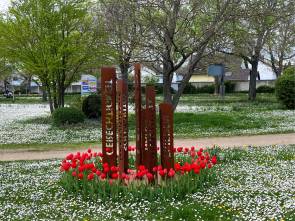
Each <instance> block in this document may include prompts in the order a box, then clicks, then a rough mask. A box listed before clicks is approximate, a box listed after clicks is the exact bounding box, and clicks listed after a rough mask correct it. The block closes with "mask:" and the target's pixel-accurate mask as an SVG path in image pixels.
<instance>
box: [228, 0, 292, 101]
mask: <svg viewBox="0 0 295 221" xmlns="http://www.w3.org/2000/svg"><path fill="white" fill-rule="evenodd" d="M292 4H293V3H292V2H291V1H272V0H259V1H251V0H243V1H242V2H241V4H240V6H239V8H237V11H239V13H240V14H241V15H242V16H240V17H239V19H236V20H234V21H233V22H232V31H231V32H230V35H229V37H230V38H231V39H232V42H231V43H232V44H231V46H230V47H229V48H230V49H228V50H225V51H223V52H224V53H228V54H235V55H237V56H239V57H241V58H242V59H243V60H244V61H245V63H246V65H248V64H250V65H251V71H250V83H249V100H255V98H256V79H257V77H258V63H259V61H260V60H262V57H263V54H262V52H263V48H264V47H265V46H266V43H267V42H269V40H270V39H271V36H272V33H273V31H274V30H275V28H276V27H277V24H278V21H279V20H280V19H281V18H282V16H286V11H287V9H288V7H290V5H292Z"/></svg>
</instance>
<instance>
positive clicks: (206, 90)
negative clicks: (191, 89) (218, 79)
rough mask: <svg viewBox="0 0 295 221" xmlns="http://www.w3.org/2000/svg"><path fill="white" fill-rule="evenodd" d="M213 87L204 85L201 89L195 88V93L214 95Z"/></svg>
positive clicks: (212, 85)
mask: <svg viewBox="0 0 295 221" xmlns="http://www.w3.org/2000/svg"><path fill="white" fill-rule="evenodd" d="M214 90H215V85H214V84H210V85H204V86H202V87H198V88H197V93H206V94H214Z"/></svg>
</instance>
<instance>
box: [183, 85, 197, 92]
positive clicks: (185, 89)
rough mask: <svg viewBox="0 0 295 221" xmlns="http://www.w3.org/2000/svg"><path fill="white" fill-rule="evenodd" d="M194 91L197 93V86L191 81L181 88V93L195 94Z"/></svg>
mask: <svg viewBox="0 0 295 221" xmlns="http://www.w3.org/2000/svg"><path fill="white" fill-rule="evenodd" d="M196 93H197V88H196V87H195V86H194V85H192V84H191V83H188V84H187V85H186V86H185V88H184V90H183V94H196Z"/></svg>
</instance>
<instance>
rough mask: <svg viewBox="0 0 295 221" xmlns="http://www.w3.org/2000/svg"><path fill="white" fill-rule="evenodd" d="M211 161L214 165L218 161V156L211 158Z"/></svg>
mask: <svg viewBox="0 0 295 221" xmlns="http://www.w3.org/2000/svg"><path fill="white" fill-rule="evenodd" d="M211 162H212V163H213V164H214V165H215V164H216V163H217V158H216V156H213V157H212V158H211Z"/></svg>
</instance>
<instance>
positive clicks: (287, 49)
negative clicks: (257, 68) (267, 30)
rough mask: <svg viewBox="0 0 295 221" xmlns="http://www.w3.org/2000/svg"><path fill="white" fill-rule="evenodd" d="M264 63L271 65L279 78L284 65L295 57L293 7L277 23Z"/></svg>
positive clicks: (266, 48)
mask: <svg viewBox="0 0 295 221" xmlns="http://www.w3.org/2000/svg"><path fill="white" fill-rule="evenodd" d="M265 50H266V54H269V57H266V58H265V61H266V62H267V63H268V64H269V65H271V67H272V69H273V71H274V72H275V74H276V76H277V77H279V76H280V75H281V73H282V72H283V69H284V67H285V66H286V64H287V63H288V62H289V61H290V60H291V59H292V58H293V57H295V7H294V5H293V6H290V7H289V8H288V13H287V14H286V15H285V16H284V17H283V18H282V19H281V20H280V21H279V22H278V25H277V27H276V28H275V29H274V30H273V31H272V33H271V39H270V40H269V41H268V42H267V44H266V47H265Z"/></svg>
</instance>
